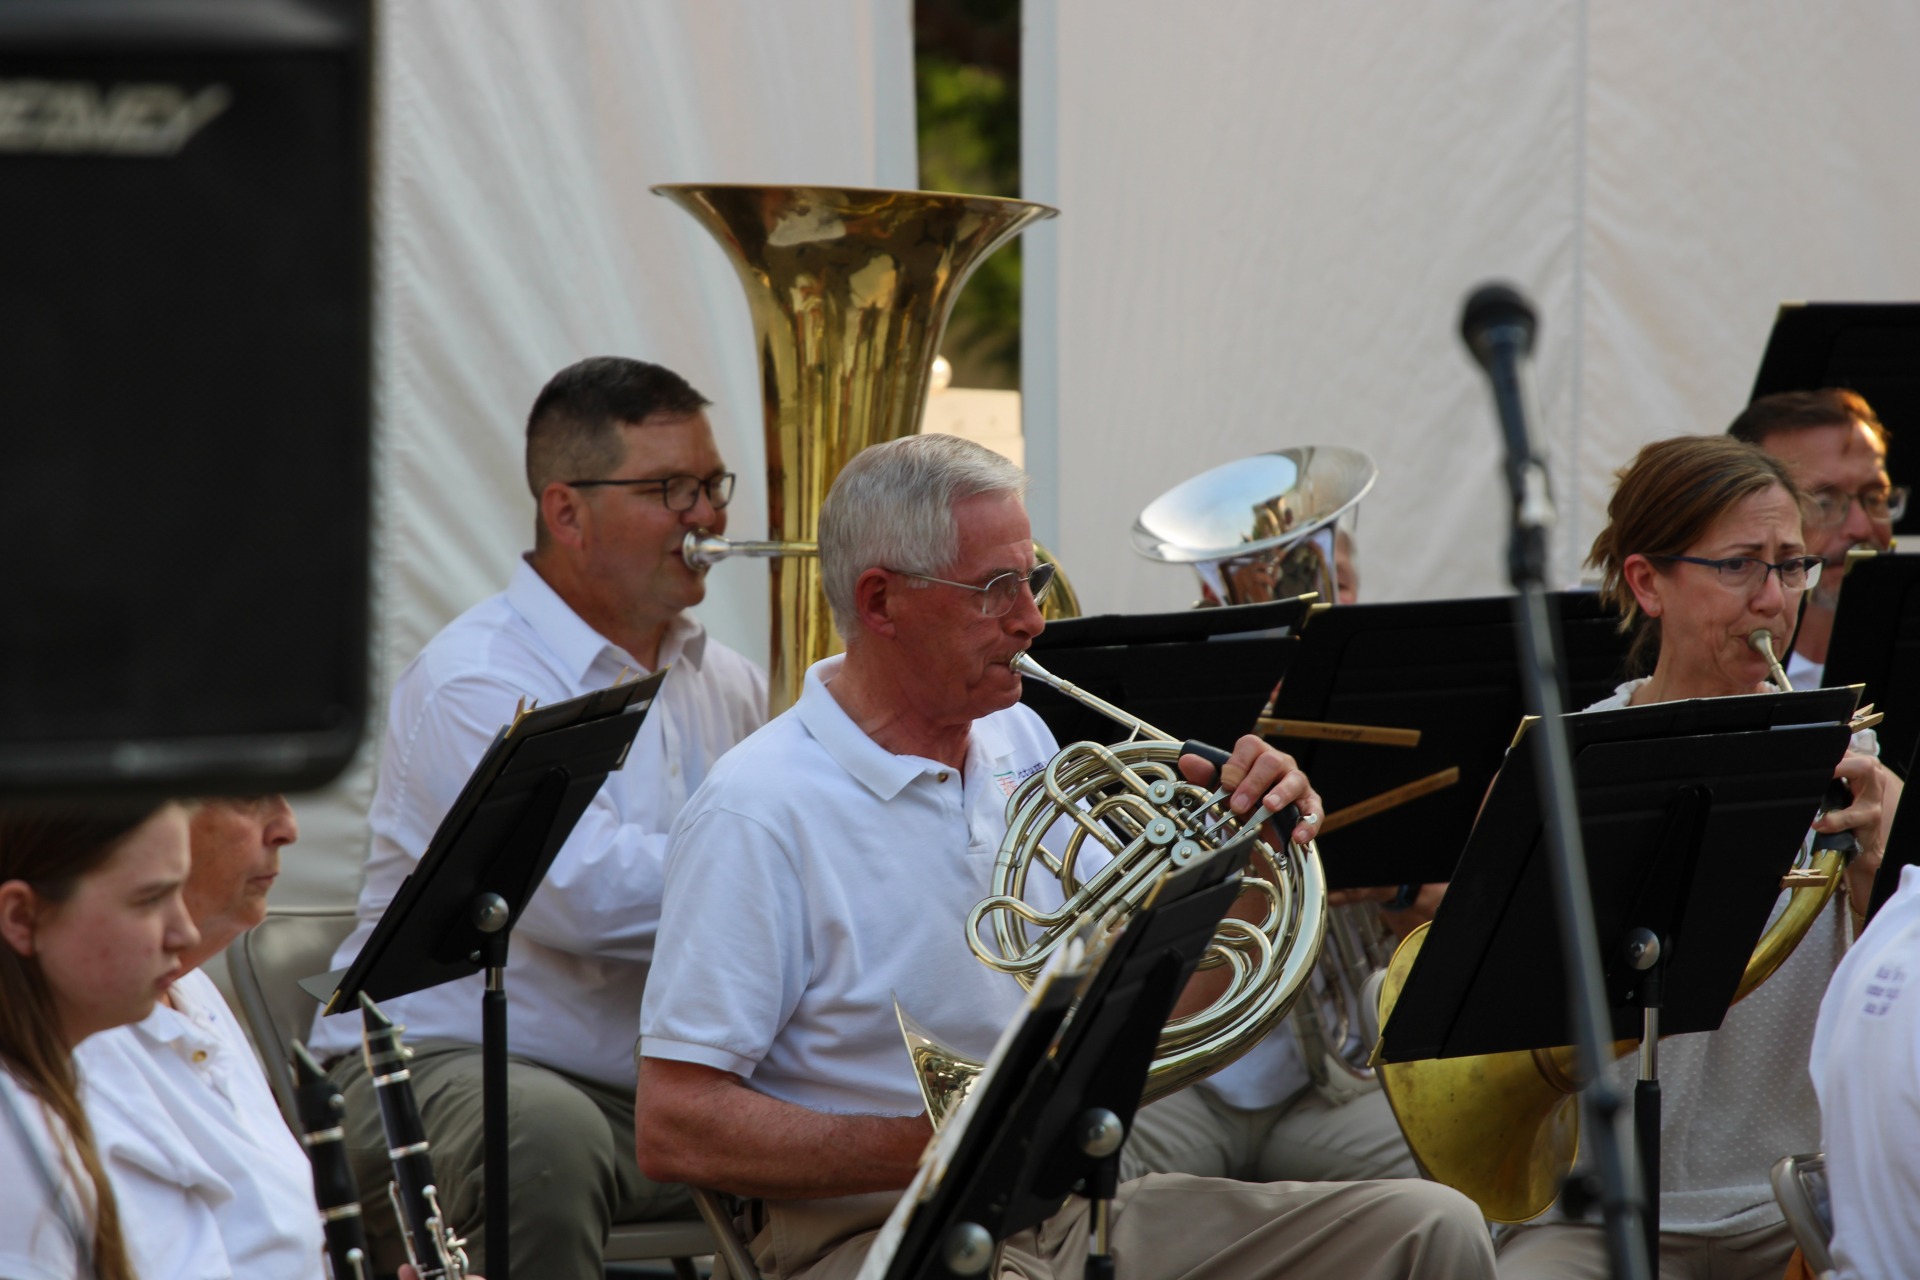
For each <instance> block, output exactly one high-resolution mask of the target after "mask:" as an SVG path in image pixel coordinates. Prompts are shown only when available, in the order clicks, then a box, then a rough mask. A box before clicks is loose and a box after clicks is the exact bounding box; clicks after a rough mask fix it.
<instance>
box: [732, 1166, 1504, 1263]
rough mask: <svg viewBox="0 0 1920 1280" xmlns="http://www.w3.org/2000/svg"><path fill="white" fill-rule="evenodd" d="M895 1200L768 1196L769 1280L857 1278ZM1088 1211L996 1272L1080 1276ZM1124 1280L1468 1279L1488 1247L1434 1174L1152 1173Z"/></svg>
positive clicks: (1071, 1208)
mask: <svg viewBox="0 0 1920 1280" xmlns="http://www.w3.org/2000/svg"><path fill="white" fill-rule="evenodd" d="M893 1200H894V1196H893V1195H891V1194H886V1195H872V1196H848V1197H844V1198H841V1199H837V1200H817V1201H804V1200H787V1201H773V1202H769V1203H768V1204H766V1205H765V1206H764V1208H763V1214H764V1220H763V1223H762V1225H761V1228H760V1230H759V1232H758V1233H757V1234H756V1235H755V1236H754V1238H753V1242H752V1245H751V1249H752V1251H753V1253H754V1255H755V1258H756V1260H757V1261H758V1263H759V1265H760V1269H761V1271H762V1272H763V1273H764V1274H765V1275H766V1276H767V1277H768V1280H798V1278H800V1277H804V1278H805V1280H851V1277H853V1276H855V1275H856V1274H857V1273H858V1272H859V1270H860V1264H861V1262H862V1261H863V1260H864V1259H865V1257H866V1254H867V1249H868V1247H869V1246H870V1245H871V1244H872V1242H873V1235H874V1228H876V1227H877V1226H878V1225H879V1223H880V1222H881V1221H882V1220H883V1219H884V1218H885V1216H886V1213H887V1211H888V1209H889V1208H891V1206H892V1203H893ZM1088 1218H1089V1210H1088V1205H1087V1202H1086V1201H1084V1200H1080V1199H1077V1198H1076V1199H1074V1200H1070V1201H1068V1202H1067V1206H1066V1208H1064V1209H1062V1210H1061V1211H1060V1212H1059V1213H1057V1214H1055V1215H1054V1216H1053V1217H1052V1218H1050V1219H1048V1220H1047V1221H1046V1222H1044V1223H1042V1224H1040V1226H1039V1227H1037V1228H1035V1229H1033V1230H1029V1231H1023V1232H1021V1233H1019V1234H1018V1235H1015V1236H1014V1237H1012V1238H1011V1239H1009V1240H1008V1241H1007V1242H1006V1243H1005V1244H1004V1245H1003V1246H1002V1247H1001V1253H1000V1259H999V1266H998V1268H997V1269H996V1270H995V1272H994V1273H993V1274H994V1276H995V1277H996V1278H997V1280H1079V1277H1080V1275H1081V1274H1082V1270H1083V1268H1084V1267H1085V1264H1086V1256H1087V1238H1088V1234H1089V1227H1088ZM1113 1256H1114V1266H1115V1270H1116V1271H1117V1273H1118V1274H1119V1275H1121V1276H1123V1277H1126V1280H1182V1278H1183V1277H1190V1278H1191V1280H1202V1278H1203V1277H1204V1278H1205V1280H1258V1278H1261V1277H1275V1278H1276V1280H1277V1278H1278V1277H1283V1276H1284V1277H1288V1278H1289V1280H1311V1278H1312V1277H1316V1276H1325V1277H1328V1278H1329V1280H1335V1278H1337V1280H1389V1278H1392V1280H1401V1278H1406V1277H1416V1276H1418V1277H1431V1278H1432V1280H1442V1278H1443V1277H1444V1278H1445V1280H1473V1277H1478V1276H1492V1275H1493V1248H1492V1245H1491V1243H1490V1242H1489V1240H1488V1239H1487V1231H1486V1227H1485V1226H1484V1224H1482V1222H1481V1220H1480V1214H1479V1212H1478V1211H1477V1210H1476V1209H1475V1208H1474V1206H1473V1203H1472V1202H1471V1201H1469V1200H1468V1199H1467V1198H1466V1197H1464V1196H1462V1195H1460V1194H1459V1193H1458V1192H1455V1191H1451V1190H1449V1189H1447V1188H1446V1187H1442V1186H1438V1185H1435V1184H1433V1183H1429V1182H1347V1183H1291V1182H1280V1183H1246V1182H1229V1181H1224V1180H1221V1179H1217V1178H1195V1177H1191V1176H1188V1175H1186V1174H1156V1175H1153V1176H1150V1177H1146V1178H1140V1179H1137V1180H1135V1181H1132V1182H1127V1183H1123V1184H1121V1187H1120V1194H1119V1195H1118V1196H1117V1197H1116V1198H1115V1200H1114V1229H1113Z"/></svg>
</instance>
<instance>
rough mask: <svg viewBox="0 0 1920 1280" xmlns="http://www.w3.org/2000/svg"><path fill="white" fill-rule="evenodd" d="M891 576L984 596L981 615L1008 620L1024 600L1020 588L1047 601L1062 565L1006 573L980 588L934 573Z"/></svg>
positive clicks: (905, 572) (899, 571) (902, 572)
mask: <svg viewBox="0 0 1920 1280" xmlns="http://www.w3.org/2000/svg"><path fill="white" fill-rule="evenodd" d="M887 572H888V573H897V574H899V575H900V576H901V577H903V578H918V579H920V580H921V581H922V582H937V583H939V584H940V585H941V586H943V587H959V588H960V589H961V590H962V591H978V592H979V593H980V613H981V616H983V617H987V618H1004V617H1006V616H1007V614H1009V613H1011V612H1012V611H1013V606H1014V605H1015V604H1017V603H1018V602H1019V600H1020V588H1021V587H1022V586H1025V587H1026V588H1027V589H1028V590H1029V591H1031V592H1033V602H1034V603H1035V604H1039V603H1040V602H1041V601H1042V600H1045V599H1046V598H1047V589H1048V588H1050V587H1051V586H1053V576H1054V574H1055V573H1056V572H1058V566H1057V565H1052V564H1037V565H1035V566H1033V572H1032V573H1015V572H1013V571H1012V570H1008V571H1007V572H1006V573H1002V574H999V575H997V576H995V577H992V578H989V579H988V580H987V581H986V582H985V583H983V584H982V585H980V586H975V585H974V584H972V583H971V582H950V581H948V580H947V579H945V578H936V577H934V576H933V575H932V574H930V573H915V572H913V570H911V569H888V570H887Z"/></svg>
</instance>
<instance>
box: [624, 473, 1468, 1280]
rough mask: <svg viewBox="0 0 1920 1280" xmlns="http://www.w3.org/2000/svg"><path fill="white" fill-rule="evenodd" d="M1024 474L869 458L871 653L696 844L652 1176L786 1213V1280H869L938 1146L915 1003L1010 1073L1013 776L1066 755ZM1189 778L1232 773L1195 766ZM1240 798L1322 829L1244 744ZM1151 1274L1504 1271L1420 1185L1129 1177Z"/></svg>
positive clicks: (647, 1121) (863, 530)
mask: <svg viewBox="0 0 1920 1280" xmlns="http://www.w3.org/2000/svg"><path fill="white" fill-rule="evenodd" d="M1024 488H1025V477H1024V475H1023V474H1022V473H1021V472H1020V471H1019V469H1018V468H1016V467H1014V466H1013V465H1012V464H1010V463H1008V462H1006V461H1004V460H1003V459H1001V458H999V457H998V456H997V455H994V454H992V453H989V452H988V451H986V450H984V449H980V448H979V447H977V446H974V445H970V444H968V443H966V442H964V441H961V440H958V439H955V438H953V437H946V436H911V437H907V438H905V439H901V440H896V441H893V442H891V443H889V444H885V445H879V446H876V447H875V448H872V449H869V450H867V451H866V452H865V453H863V454H861V455H860V456H859V457H857V458H856V459H854V461H853V462H852V463H850V464H849V465H848V466H847V468H846V469H845V470H844V471H843V472H842V473H841V474H840V476H839V478H838V480H837V481H836V482H835V485H834V488H833V492H832V494H831V495H830V496H829V497H828V499H827V503H826V506H825V508H824V509H823V511H822V514H821V520H820V555H821V560H822V570H823V574H824V577H825V581H826V589H827V595H828V598H829V601H830V602H831V604H832V606H833V612H834V616H835V621H836V624H837V625H838V627H839V629H840V631H841V633H842V636H843V637H844V639H845V641H846V645H847V652H846V655H845V656H844V657H843V658H829V659H827V660H826V661H824V662H821V663H818V664H816V665H815V666H814V667H813V668H812V669H811V670H810V671H809V672H808V674H807V681H806V688H805V690H804V692H803V693H802V696H801V698H800V701H799V702H798V704H797V705H796V706H795V707H794V708H793V709H792V710H790V711H789V712H787V713H786V714H785V715H782V716H780V717H778V718H777V719H775V720H774V721H773V722H772V723H771V724H769V725H768V726H767V727H766V728H765V729H763V730H761V731H760V732H759V733H757V734H755V735H753V736H752V737H750V738H749V739H747V741H746V742H744V743H742V744H741V745H740V746H739V747H737V748H736V749H735V750H734V751H733V752H731V753H729V754H728V755H727V756H726V757H725V758H724V759H723V760H722V761H721V762H720V763H719V765H717V766H716V768H715V770H714V772H713V773H712V774H711V775H710V776H709V778H708V780H707V782H706V783H705V784H704V785H703V786H702V787H701V788H700V790H699V791H698V792H697V793H696V794H695V795H694V797H693V798H692V799H691V800H690V801H689V803H688V806H687V808H686V809H685V811H684V812H683V813H682V815H681V818H680V820H679V822H678V823H677V824H676V826H675V828H674V831H673V834H672V836H671V838H670V845H669V850H668V854H667V863H666V892H665V899H664V907H663V915H662V923H661V933H660V940H659V945H658V948H657V952H656V959H655V966H654V970H653V973H652V975H651V978H650V980H649V982H648V991H647V995H646V1000H645V1003H644V1005H643V1009H642V1015H641V1044H640V1049H641V1053H642V1056H643V1061H642V1064H641V1071H640V1083H639V1089H638V1096H637V1102H636V1114H637V1118H638V1126H637V1127H638V1139H639V1159H640V1164H641V1167H642V1169H643V1170H645V1171H646V1173H647V1174H648V1176H650V1177H654V1178H663V1179H670V1180H673V1181H685V1182H690V1183H693V1184H696V1185H703V1186H709V1187H714V1188H718V1189H720V1190H723V1191H729V1192H733V1193H736V1194H739V1195H743V1196H748V1197H755V1198H758V1199H759V1200H760V1202H761V1203H760V1204H759V1205H758V1206H757V1207H756V1212H755V1217H754V1220H753V1223H752V1227H753V1230H754V1232H755V1234H754V1238H753V1240H752V1241H751V1246H750V1247H751V1248H752V1250H753V1252H754V1253H755V1254H756V1260H757V1261H758V1263H759V1265H760V1266H761V1268H762V1269H763V1271H764V1272H766V1274H768V1275H769V1276H773V1277H790V1276H798V1275H807V1276H809V1277H837V1276H851V1275H853V1274H854V1273H855V1271H856V1270H857V1269H858V1267H859V1265H860V1263H861V1261H862V1259H863V1258H864V1256H865V1254H866V1251H867V1247H868V1245H869V1243H870V1242H871V1239H872V1232H873V1229H874V1228H875V1227H877V1226H878V1225H879V1223H880V1222H881V1221H882V1220H883V1219H884V1217H885V1216H886V1214H887V1211H888V1210H889V1208H890V1207H891V1205H892V1203H893V1201H894V1200H895V1199H896V1198H897V1196H898V1193H899V1191H900V1189H901V1188H903V1187H904V1186H905V1185H906V1184H907V1182H908V1180H909V1179H910V1178H911V1177H912V1175H913V1172H914V1168H915V1165H916V1163H917V1161H918V1159H919V1156H920V1153H921V1150H922V1148H923V1147H924V1146H925V1144H926V1141H927V1138H928V1136H929V1133H930V1129H929V1126H928V1122H927V1119H926V1117H925V1115H924V1114H923V1112H922V1104H921V1101H920V1094H919V1089H918V1085H917V1083H916V1081H915V1079H914V1076H913V1072H912V1070H911V1066H910V1063H909V1059H908V1056H907V1054H906V1052H905V1050H904V1048H903V1047H902V1045H901V1042H900V1037H899V1032H898V1028H897V1025H896V1023H895V1019H894V1014H893V1009H892V1003H893V1001H892V998H891V997H894V996H897V997H898V999H899V1002H900V1003H901V1005H902V1006H903V1007H905V1008H908V1009H910V1010H912V1011H913V1012H914V1014H915V1016H916V1017H917V1018H919V1019H920V1020H922V1021H923V1022H925V1023H926V1024H927V1025H928V1026H929V1027H930V1028H931V1029H933V1030H935V1031H936V1032H938V1033H939V1034H940V1036H941V1037H942V1039H943V1040H946V1041H948V1042H949V1043H950V1044H951V1045H952V1047H954V1048H955V1049H957V1050H959V1051H961V1052H963V1053H968V1054H972V1055H976V1056H982V1057H983V1056H984V1055H985V1052H986V1051H987V1050H988V1049H989V1048H990V1047H991V1045H992V1044H993V1041H994V1039H995V1038H996V1037H997V1035H998V1034H999V1032H1000V1030H1001V1028H1002V1027H1003V1026H1004V1025H1005V1024H1006V1023H1007V1022H1008V1021H1009V1020H1011V1018H1012V1017H1014V1016H1015V1013H1016V1011H1017V1009H1018V1006H1019V1002H1020V993H1019V988H1018V986H1017V985H1016V984H1015V983H1013V982H1012V981H1011V980H1010V979H1008V978H1006V977H1004V976H1002V975H998V974H995V973H992V972H990V971H989V970H987V969H986V968H985V967H984V966H982V965H980V964H979V963H977V962H976V961H975V960H974V958H973V957H972V956H971V955H970V954H968V950H967V946H966V941H965V933H964V929H965V923H964V922H965V919H966V915H967V912H968V910H969V909H970V908H971V907H972V905H973V904H974V903H975V902H976V901H978V900H979V899H980V898H981V897H983V896H985V894H986V889H987V883H988V876H989V873H990V871H991V866H992V861H993V853H994V851H995V849H996V848H997V846H998V843H999V840H1000V837H1001V835H1002V833H1003V832H1004V830H1005V818H1004V808H1003V807H1004V802H1005V798H1006V796H1007V794H1008V793H1009V792H1010V791H1011V789H1012V788H1013V786H1014V785H1015V784H1017V783H1018V781H1019V780H1020V779H1021V778H1023V777H1025V776H1026V775H1028V774H1030V773H1032V772H1035V771H1037V770H1039V769H1040V768H1042V767H1044V765H1045V764H1046V762H1047V760H1048V759H1049V757H1050V756H1051V755H1052V754H1053V752H1054V750H1055V744H1054V742H1053V739H1052V736H1051V735H1050V734H1049V733H1048V732H1047V730H1046V728H1045V726H1044V725H1043V724H1042V723H1041V722H1040V720H1039V719H1038V717H1036V716H1034V715H1033V714H1032V713H1031V712H1029V711H1028V710H1027V709H1026V708H1024V707H1021V706H1020V705H1018V703H1019V697H1020V678H1019V676H1017V675H1016V674H1015V673H1014V671H1013V670H1012V668H1011V666H1010V663H1011V662H1012V660H1013V659H1014V658H1015V657H1016V656H1018V655H1019V654H1020V653H1022V652H1024V651H1025V650H1026V648H1027V647H1028V645H1029V644H1030V643H1031V641H1032V639H1033V637H1034V636H1035V635H1037V634H1038V633H1039V632H1040V630H1041V628H1042V627H1043V626H1044V623H1043V622H1042V621H1041V618H1040V613H1039V610H1038V607H1037V602H1036V598H1035V597H1036V595H1037V594H1043V593H1044V591H1045V588H1046V586H1047V584H1048V580H1049V578H1050V574H1049V573H1048V571H1047V569H1046V568H1044V567H1043V568H1040V569H1037V570H1036V569H1035V560H1034V553H1033V545H1032V540H1031V532H1030V529H1029V525H1028V521H1027V516H1026V511H1025V508H1024V505H1023V502H1022V494H1023V492H1024ZM1182 763H1183V767H1185V768H1190V769H1192V770H1194V771H1195V772H1196V773H1197V772H1201V771H1204V770H1205V769H1206V768H1207V766H1205V765H1204V764H1203V762H1201V761H1200V760H1199V759H1198V758H1197V757H1189V758H1188V759H1186V760H1184V761H1183V762H1182ZM1222 781H1223V783H1226V784H1231V785H1233V786H1234V787H1235V791H1234V795H1233V801H1232V803H1233V806H1234V808H1235V809H1236V811H1238V812H1242V813H1247V812H1251V811H1252V810H1253V807H1254V806H1255V805H1256V804H1261V805H1264V806H1265V807H1266V808H1267V810H1268V811H1269V812H1273V811H1278V810H1280V809H1281V808H1284V807H1285V806H1286V805H1288V804H1292V803H1297V804H1299V806H1300V809H1301V812H1302V813H1303V814H1304V815H1305V817H1306V821H1303V823H1302V824H1301V827H1300V829H1299V830H1297V831H1296V832H1294V833H1292V834H1293V835H1295V836H1297V837H1299V838H1301V839H1305V838H1306V837H1307V836H1309V835H1310V834H1311V830H1312V823H1313V822H1315V821H1317V820H1318V818H1319V816H1320V814H1321V812H1322V810H1321V806H1320V802H1319V798H1318V797H1317V796H1316V795H1315V794H1314V793H1313V791H1312V789H1311V787H1310V786H1309V784H1308V782H1307V779H1306V778H1305V776H1304V775H1302V774H1301V773H1300V772H1299V771H1298V770H1297V769H1295V768H1294V767H1293V762H1292V760H1291V759H1289V758H1288V757H1286V756H1284V755H1282V754H1281V753H1279V752H1277V751H1275V750H1273V749H1272V748H1271V747H1268V746H1266V745H1265V744H1264V743H1262V742H1261V741H1260V740H1259V739H1257V738H1252V737H1249V738H1243V739H1242V740H1241V742H1240V743H1239V744H1238V746H1237V747H1236V749H1235V751H1234V754H1233V757H1232V758H1231V759H1230V760H1229V761H1228V763H1227V764H1226V765H1225V766H1224V768H1223V770H1222ZM1086 1217H1087V1214H1086V1210H1085V1209H1084V1208H1083V1207H1079V1205H1077V1204H1074V1205H1069V1207H1068V1208H1067V1209H1065V1210H1063V1211H1062V1212H1061V1213H1060V1214H1058V1215H1056V1216H1055V1217H1054V1218H1053V1219H1051V1220H1049V1221H1048V1222H1047V1223H1045V1224H1043V1225H1042V1226H1041V1227H1040V1228H1039V1229H1037V1230H1035V1231H1029V1232H1025V1233H1022V1234H1021V1235H1018V1236H1015V1237H1014V1238H1013V1239H1011V1240H1009V1241H1008V1242H1007V1244H1006V1246H1005V1247H1004V1249H1003V1252H1002V1257H1001V1263H1000V1268H999V1274H1002V1275H1021V1276H1028V1277H1050V1276H1053V1275H1055V1274H1063V1273H1065V1272H1066V1271H1068V1270H1069V1269H1070V1270H1071V1271H1072V1272H1073V1273H1076V1274H1077V1273H1078V1271H1079V1269H1080V1267H1081V1265H1082V1261H1083V1259H1084V1256H1085V1245H1086V1239H1087V1222H1086ZM1113 1247H1114V1253H1115V1255H1116V1257H1117V1258H1119V1259H1121V1262H1120V1265H1121V1266H1122V1267H1123V1268H1124V1269H1125V1271H1126V1273H1127V1274H1128V1275H1130V1276H1137V1277H1141V1278H1142V1280H1146V1278H1149V1277H1153V1276H1158V1275H1167V1276H1172V1275H1178V1274H1206V1275H1210V1276H1225V1277H1234V1276H1265V1275H1279V1274H1281V1273H1283V1272H1284V1273H1286V1274H1290V1275H1303V1276H1306V1275H1316V1274H1326V1275H1341V1276H1382V1277H1385V1276H1410V1275H1435V1276H1439V1275H1445V1276H1473V1275H1490V1274H1491V1272H1492V1256H1491V1252H1490V1249H1489V1246H1488V1242H1487V1237H1486V1232H1485V1230H1484V1228H1483V1227H1482V1225H1481V1222H1480V1219H1479V1216H1478V1214H1477V1212H1476V1211H1475V1210H1474V1209H1473V1207H1472V1205H1471V1204H1470V1203H1469V1202H1467V1201H1466V1200H1465V1199H1464V1198H1462V1197H1460V1196H1458V1195H1457V1194H1455V1193H1453V1192H1451V1191H1449V1190H1447V1189H1445V1188H1441V1187H1437V1186H1434V1185H1431V1184H1426V1183H1420V1182H1375V1183H1324V1184H1298V1183H1273V1184H1245V1183H1230V1182H1224V1181H1219V1180H1214V1179H1199V1178H1193V1177H1189V1176H1185V1175H1157V1176H1153V1177H1148V1178H1144V1179H1140V1180H1137V1181H1133V1182H1129V1183H1126V1184H1124V1185H1123V1186H1122V1187H1121V1188H1120V1193H1119V1196H1118V1198H1117V1200H1116V1201H1115V1205H1114V1245H1113Z"/></svg>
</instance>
